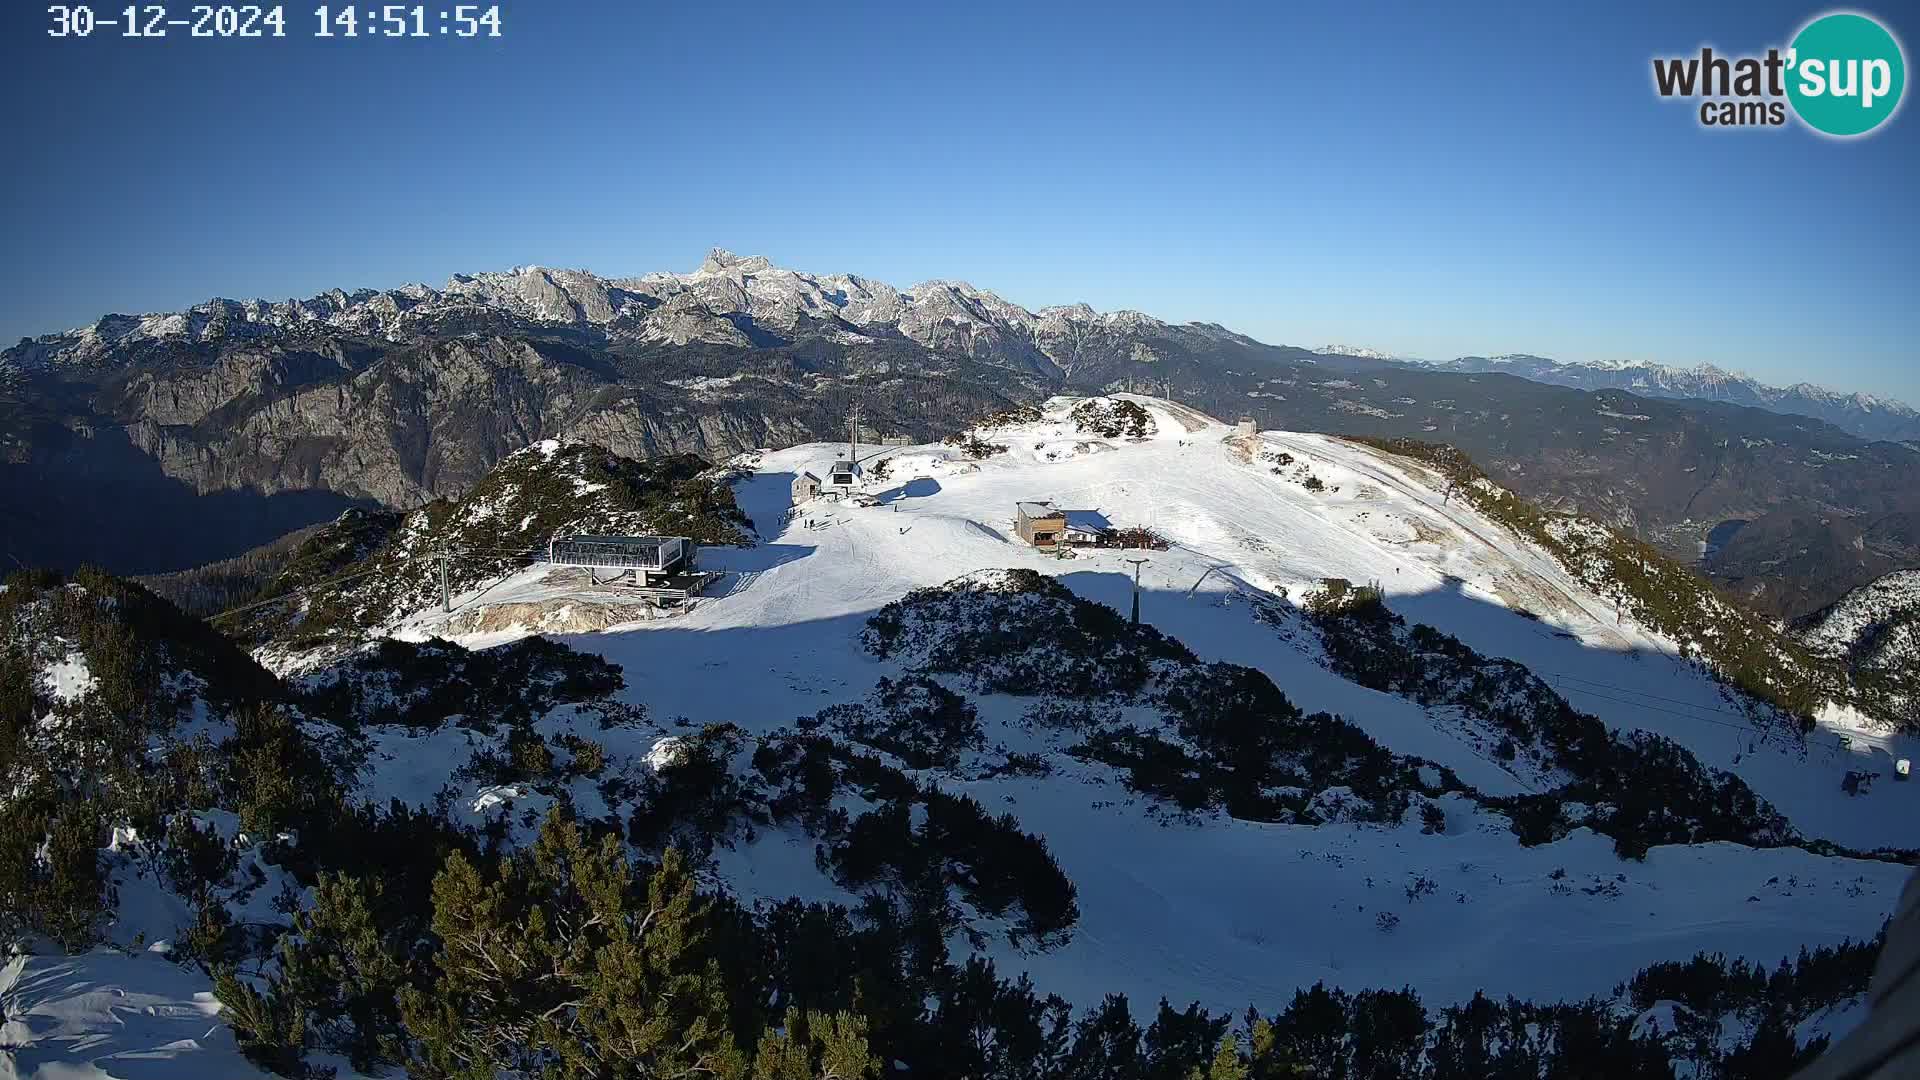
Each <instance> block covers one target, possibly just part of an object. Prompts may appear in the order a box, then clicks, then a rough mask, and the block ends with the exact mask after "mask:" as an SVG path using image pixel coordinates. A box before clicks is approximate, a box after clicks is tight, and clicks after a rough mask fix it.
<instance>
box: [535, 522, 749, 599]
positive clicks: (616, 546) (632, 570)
mask: <svg viewBox="0 0 1920 1080" xmlns="http://www.w3.org/2000/svg"><path fill="white" fill-rule="evenodd" d="M695 550H696V548H695V545H694V542H693V539H692V538H691V537H686V536H584V535H583V536H556V537H554V538H553V539H552V540H549V541H548V542H547V563H548V565H550V566H573V567H579V568H581V569H584V570H586V571H587V572H588V573H589V574H591V575H592V577H593V583H594V584H595V585H619V586H622V587H624V588H626V589H627V590H630V591H633V592H637V593H639V594H640V595H642V596H646V597H649V598H651V599H654V600H686V599H689V598H690V597H693V596H697V595H699V594H700V592H701V590H703V589H704V588H706V586H707V585H708V584H710V583H711V582H712V581H713V580H714V579H715V578H717V577H719V576H720V575H718V574H713V573H703V572H701V571H698V570H696V569H694V553H695ZM607 570H610V571H612V572H613V574H612V576H611V577H608V578H602V577H601V576H600V573H601V571H607Z"/></svg>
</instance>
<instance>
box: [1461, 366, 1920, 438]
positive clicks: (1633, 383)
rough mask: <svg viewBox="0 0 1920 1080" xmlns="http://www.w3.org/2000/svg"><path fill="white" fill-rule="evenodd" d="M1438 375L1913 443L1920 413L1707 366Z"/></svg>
mask: <svg viewBox="0 0 1920 1080" xmlns="http://www.w3.org/2000/svg"><path fill="white" fill-rule="evenodd" d="M1432 366H1433V367H1436V368H1439V369H1441V370H1445V371H1474V372H1480V371H1494V372H1501V373H1503V374H1507V375H1518V376H1519V377H1521V378H1523V379H1532V380H1533V381H1535V382H1545V383H1553V384H1555V385H1557V386H1571V387H1575V388H1578V389H1581V390H1615V389H1617V390H1631V391H1633V392H1634V393H1636V394H1640V395H1642V396H1647V397H1665V398H1685V399H1694V400H1699V401H1724V402H1727V403H1729V404H1733V405H1748V406H1752V407H1754V408H1760V409H1767V410H1770V411H1772V412H1778V413H1789V414H1792V415H1796V416H1810V417H1813V418H1814V419H1816V420H1825V421H1826V422H1827V423H1829V424H1832V425H1833V426H1835V427H1837V428H1839V429H1840V430H1842V431H1846V432H1850V433H1852V434H1854V435H1858V436H1860V437H1861V438H1865V439H1888V440H1892V441H1904V440H1908V439H1916V438H1920V410H1916V409H1914V408H1913V407H1912V406H1910V405H1907V404H1905V403H1904V402H1900V401H1895V400H1893V399H1892V398H1885V397H1876V396H1874V395H1872V394H1860V393H1853V394H1848V393H1841V392H1839V391H1836V390H1829V389H1826V388H1825V387H1821V386H1815V385H1814V384H1812V383H1808V382H1799V383H1794V384H1793V385H1792V386H1787V387H1779V386H1769V385H1767V384H1765V383H1762V382H1760V381H1759V380H1758V379H1755V378H1753V377H1752V376H1750V375H1743V374H1741V373H1739V372H1735V371H1726V370H1724V369H1721V368H1717V367H1714V366H1713V365H1712V364H1700V365H1698V366H1695V367H1673V366H1668V365H1665V364H1649V363H1626V362H1611V363H1609V362H1595V363H1570V362H1567V361H1562V360H1552V359H1549V358H1547V357H1544V356H1530V355H1527V354H1525V353H1512V354H1508V355H1504V356H1462V357H1459V358H1457V359H1454V360H1445V361H1435V362H1433V364H1432Z"/></svg>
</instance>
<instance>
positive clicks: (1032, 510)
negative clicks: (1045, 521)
mask: <svg viewBox="0 0 1920 1080" xmlns="http://www.w3.org/2000/svg"><path fill="white" fill-rule="evenodd" d="M1014 507H1015V508H1016V509H1018V510H1019V511H1020V512H1021V513H1023V514H1025V515H1027V516H1028V517H1030V518H1050V517H1060V516H1061V514H1060V511H1059V510H1056V509H1054V505H1053V504H1052V503H1047V502H1020V503H1015V504H1014Z"/></svg>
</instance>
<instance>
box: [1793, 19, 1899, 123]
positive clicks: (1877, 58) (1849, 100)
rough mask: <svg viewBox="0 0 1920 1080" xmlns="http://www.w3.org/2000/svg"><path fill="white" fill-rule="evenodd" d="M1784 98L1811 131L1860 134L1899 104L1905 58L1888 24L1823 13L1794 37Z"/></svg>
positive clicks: (1884, 117)
mask: <svg viewBox="0 0 1920 1080" xmlns="http://www.w3.org/2000/svg"><path fill="white" fill-rule="evenodd" d="M1787 65H1788V73H1787V99H1788V100H1789V101H1791V102H1792V103H1793V111H1794V112H1796V113H1799V114H1800V119H1802V120H1804V121H1806V123H1807V126H1809V127H1811V128H1813V129H1814V130H1815V131H1822V132H1825V133H1827V134H1828V135H1839V136H1849V135H1865V134H1866V133H1867V132H1869V131H1872V130H1873V129H1874V128H1877V127H1879V126H1880V125H1881V124H1883V123H1885V122H1886V119H1887V117H1889V116H1892V115H1893V112H1894V110H1895V109H1897V108H1899V107H1900V95H1901V92H1902V91H1904V90H1905V89H1906V88H1907V61H1906V56H1905V55H1904V54H1903V53H1902V52H1901V51H1900V43H1899V42H1898V41H1895V40H1894V38H1893V35H1892V34H1890V33H1888V32H1887V28H1886V27H1884V26H1881V25H1880V24H1879V23H1877V22H1875V21H1873V20H1872V19H1869V18H1867V17H1866V16H1865V15H1855V14H1853V13H1851V12H1842V13H1839V14H1834V15H1822V16H1821V17H1820V18H1818V19H1815V20H1813V21H1812V22H1810V23H1808V24H1807V25H1806V27H1805V29H1803V30H1801V31H1800V33H1799V35H1798V36H1796V37H1795V38H1794V39H1793V45H1792V48H1791V50H1790V51H1789V52H1788V54H1787Z"/></svg>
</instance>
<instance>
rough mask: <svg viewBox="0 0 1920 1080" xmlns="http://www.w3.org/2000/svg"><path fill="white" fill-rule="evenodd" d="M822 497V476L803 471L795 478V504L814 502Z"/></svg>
mask: <svg viewBox="0 0 1920 1080" xmlns="http://www.w3.org/2000/svg"><path fill="white" fill-rule="evenodd" d="M819 497H820V478H819V477H817V476H815V475H813V474H812V473H811V472H806V471H804V470H803V471H802V472H801V473H800V475H799V476H796V477H794V478H793V505H795V506H799V505H800V504H801V503H807V502H812V501H813V500H815V499H817V498H819Z"/></svg>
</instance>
